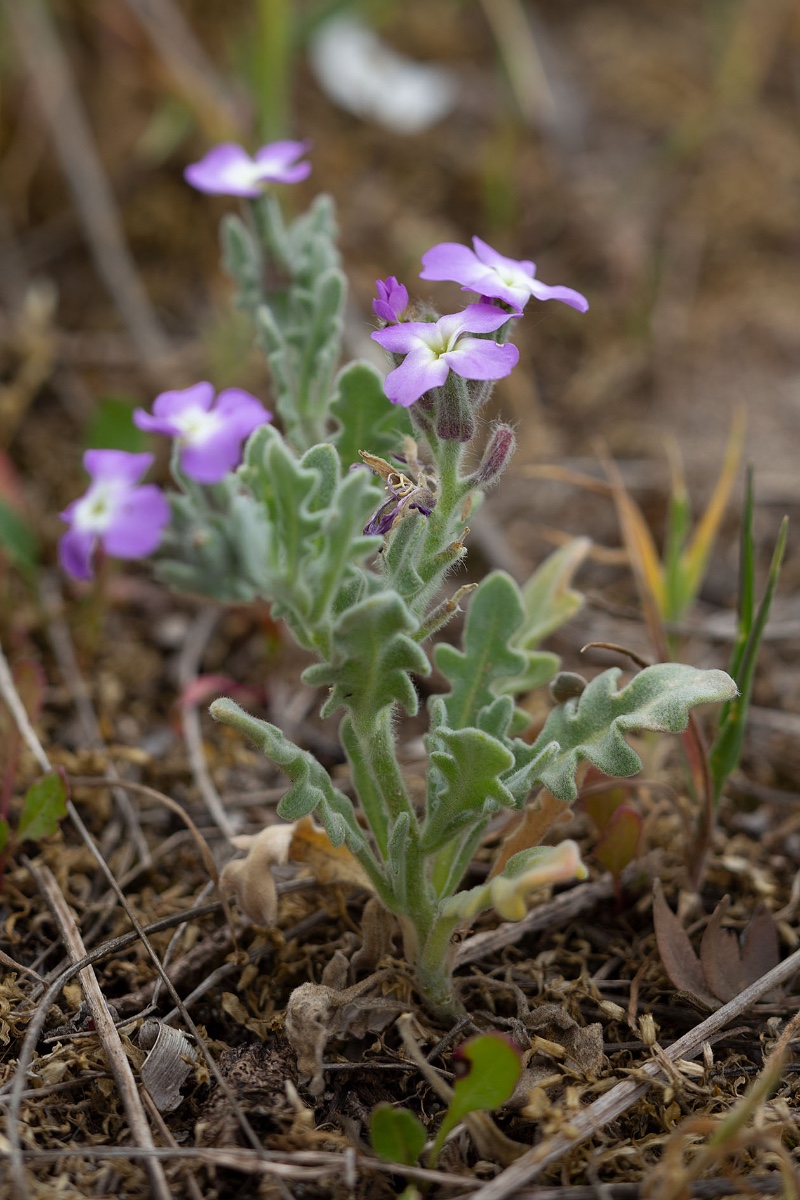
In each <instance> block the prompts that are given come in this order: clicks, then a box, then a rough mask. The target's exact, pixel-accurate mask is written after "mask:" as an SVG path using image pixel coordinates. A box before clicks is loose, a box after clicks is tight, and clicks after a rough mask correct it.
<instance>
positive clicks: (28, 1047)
mask: <svg viewBox="0 0 800 1200" xmlns="http://www.w3.org/2000/svg"><path fill="white" fill-rule="evenodd" d="M0 694H1V695H2V697H3V699H4V700H5V701H6V703H7V704H8V707H9V709H10V711H11V713H12V715H13V717H14V719H15V721H16V722H17V726H18V728H19V731H20V733H21V734H22V736H23V738H24V739H25V742H26V743H27V745H28V747H29V749H30V751H31V753H32V754H33V755H34V757H35V759H36V761H37V762H38V763H39V765H40V766H41V767H42V770H44V771H49V770H51V769H52V768H51V765H50V761H49V759H48V757H47V754H46V753H45V751H44V748H43V746H42V745H41V743H40V741H39V739H38V737H37V736H36V731H35V729H34V728H33V726H32V725H31V723H30V720H29V719H28V714H27V713H26V711H25V706H24V704H23V703H22V700H21V699H20V697H19V694H18V693H17V690H16V688H15V686H14V680H13V678H12V675H11V670H10V668H9V665H8V660H7V659H6V656H5V654H4V653H3V650H2V648H1V647H0ZM67 814H68V816H69V818H70V820H71V821H72V824H73V825H74V826H75V828H76V829H77V831H78V833H79V834H80V836H81V838H82V840H83V842H84V844H85V845H86V847H87V849H88V850H89V851H90V853H91V854H92V855H93V857H94V859H95V861H96V863H97V865H98V866H99V868H100V870H101V871H102V873H103V875H104V877H105V878H106V880H107V881H108V883H109V885H110V887H111V890H112V891H113V892H114V894H115V895H116V897H117V899H118V900H119V902H120V904H121V905H122V907H123V908H124V910H125V912H126V914H127V916H128V919H129V920H130V922H131V924H132V925H133V927H134V929H135V931H136V936H137V937H138V938H139V939H140V940H141V942H142V945H143V946H144V948H145V950H146V952H147V954H148V956H149V958H150V961H151V962H152V963H153V966H154V967H155V969H156V971H157V972H158V974H159V977H160V978H161V980H162V981H163V983H164V986H165V987H166V989H167V992H168V994H169V996H170V999H171V1000H172V1001H173V1003H174V1004H175V1005H176V1007H177V1009H178V1011H179V1013H180V1015H181V1017H182V1019H183V1021H184V1023H185V1025H186V1027H187V1029H188V1030H189V1032H190V1033H191V1034H192V1036H193V1037H194V1039H195V1041H196V1043H197V1045H198V1046H199V1048H200V1050H201V1051H202V1054H203V1057H204V1058H205V1060H206V1062H207V1063H208V1066H209V1069H210V1071H211V1074H212V1075H213V1076H214V1079H215V1080H216V1082H217V1084H218V1085H219V1087H220V1088H221V1089H222V1091H223V1092H224V1093H225V1095H226V1097H227V1099H228V1101H229V1103H230V1105H231V1109H232V1111H233V1112H234V1113H235V1115H236V1119H237V1121H238V1123H239V1125H240V1127H241V1129H242V1132H243V1133H244V1136H245V1137H246V1138H247V1140H248V1141H249V1143H250V1145H251V1146H252V1147H253V1149H254V1150H256V1151H260V1149H261V1143H260V1141H259V1140H258V1138H257V1137H256V1134H255V1132H254V1130H253V1128H252V1126H251V1124H250V1122H249V1121H248V1119H247V1117H246V1116H245V1114H244V1112H243V1110H242V1107H241V1105H240V1104H239V1103H238V1101H237V1100H236V1097H235V1096H234V1095H233V1094H232V1092H231V1089H230V1088H229V1086H228V1084H227V1082H226V1080H225V1079H224V1077H223V1076H222V1074H221V1072H220V1070H219V1068H218V1066H217V1064H216V1062H215V1061H214V1058H213V1057H212V1055H211V1052H210V1051H209V1049H208V1047H207V1045H206V1040H205V1038H204V1037H203V1036H202V1035H201V1033H200V1031H199V1029H198V1028H197V1026H196V1025H195V1023H194V1021H193V1020H192V1018H191V1016H190V1014H189V1012H188V1010H187V1008H186V1006H185V1005H184V1003H183V1001H182V1000H181V998H180V996H179V995H178V993H177V992H176V990H175V988H174V986H173V984H172V981H171V980H170V978H169V977H168V975H167V973H166V971H165V970H164V966H163V964H162V962H161V960H160V959H159V957H158V955H157V954H156V952H155V950H154V949H153V946H152V943H151V942H150V939H149V938H148V936H147V933H146V932H145V930H144V928H143V926H142V924H141V922H140V921H139V918H138V917H137V915H136V913H135V912H134V910H133V908H132V907H131V905H130V904H129V903H128V900H127V897H126V896H125V894H124V892H123V891H122V889H121V888H120V886H119V884H118V882H117V880H116V879H115V878H114V875H113V873H112V872H111V869H110V868H109V866H108V863H107V862H106V860H105V859H104V858H103V855H102V854H101V853H100V850H99V849H98V847H97V846H96V844H95V842H94V840H93V838H92V836H91V834H90V833H89V831H88V829H87V828H86V826H85V825H84V823H83V821H82V820H81V816H80V813H79V812H78V810H77V809H76V808H75V805H74V804H73V803H72V802H71V801H67ZM67 978H69V976H67ZM56 982H57V983H58V986H57V987H55V988H54V987H52V986H51V987H50V988H49V989H48V991H47V993H46V996H45V1000H43V1001H42V1004H43V1005H44V1004H45V1001H46V1004H47V1006H49V1004H50V1003H52V1002H53V1000H54V999H55V997H56V996H57V995H58V993H59V991H60V989H61V987H62V986H63V983H64V980H63V979H61V982H60V983H59V982H58V981H56ZM37 1016H38V1014H37ZM45 1017H46V1008H45V1011H44V1012H43V1013H42V1015H41V1020H40V1021H37V1020H36V1019H34V1020H32V1021H31V1023H30V1025H29V1027H28V1031H27V1033H26V1035H25V1039H24V1041H23V1044H22V1049H21V1050H20V1053H19V1058H18V1060H17V1062H18V1067H17V1073H18V1076H19V1078H15V1080H14V1083H13V1086H12V1089H11V1098H10V1101H9V1109H8V1121H9V1128H10V1130H11V1131H12V1135H10V1136H9V1143H10V1147H11V1158H12V1166H13V1168H14V1170H15V1171H17V1172H19V1171H20V1170H21V1161H22V1160H21V1158H20V1143H19V1130H18V1128H17V1122H18V1119H19V1106H20V1099H21V1095H22V1090H23V1088H24V1078H25V1076H26V1075H27V1072H28V1069H29V1067H30V1063H31V1059H32V1056H33V1051H34V1047H35V1045H36V1040H37V1038H38V1036H39V1034H40V1032H41V1030H42V1028H43V1026H44V1021H45ZM23 1195H24V1193H23Z"/></svg>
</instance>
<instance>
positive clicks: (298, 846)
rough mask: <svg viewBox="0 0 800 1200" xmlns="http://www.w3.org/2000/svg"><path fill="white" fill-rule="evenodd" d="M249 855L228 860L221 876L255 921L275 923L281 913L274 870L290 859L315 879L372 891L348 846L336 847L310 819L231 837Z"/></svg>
mask: <svg viewBox="0 0 800 1200" xmlns="http://www.w3.org/2000/svg"><path fill="white" fill-rule="evenodd" d="M231 844H232V845H233V846H235V847H236V849H237V850H246V851H247V856H246V857H245V858H236V859H233V860H232V861H231V862H229V863H226V865H225V867H224V868H223V870H222V873H221V874H220V877H219V884H220V889H221V890H222V891H223V892H233V893H234V895H235V896H236V901H237V903H238V905H239V907H240V908H241V910H242V912H243V913H245V914H246V915H247V916H248V917H249V918H250V920H251V921H253V923H254V924H256V925H274V923H275V921H276V919H277V916H278V893H277V889H276V887H275V880H274V878H273V876H272V868H273V867H276V866H281V865H283V864H284V863H287V862H290V861H291V862H296V863H303V864H304V865H305V866H306V867H308V869H309V870H310V872H311V874H312V875H313V876H314V878H315V879H316V881H317V883H343V884H346V885H349V886H350V887H363V888H367V889H369V890H371V888H370V882H369V880H368V878H367V876H366V875H365V874H364V872H363V870H362V869H361V867H360V865H359V863H358V860H357V859H355V858H354V857H353V855H352V854H351V853H350V851H349V850H348V849H347V847H346V846H333V845H331V842H330V840H329V838H328V835H327V833H326V832H325V830H324V829H322V828H321V827H320V826H319V825H315V824H314V822H313V821H312V819H311V817H303V818H302V820H300V821H293V822H292V823H291V824H286V825H268V826H267V827H266V829H262V830H261V833H257V834H255V835H250V834H243V835H241V836H239V837H234V838H231Z"/></svg>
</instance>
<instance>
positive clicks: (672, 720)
mask: <svg viewBox="0 0 800 1200" xmlns="http://www.w3.org/2000/svg"><path fill="white" fill-rule="evenodd" d="M620 674H621V671H620V669H619V667H611V668H610V669H609V670H607V671H604V672H603V673H602V674H601V675H598V676H596V677H595V678H594V679H593V680H592V681H591V683H589V684H588V685H587V687H586V689H585V690H584V692H583V693H582V695H581V696H579V697H577V698H573V699H571V700H567V701H566V702H565V703H564V704H562V705H560V706H559V707H558V708H555V709H553V711H552V712H551V713H550V715H549V716H548V718H547V721H546V722H545V725H544V728H543V729H542V732H541V733H540V734H539V737H538V738H537V739H536V741H535V743H534V744H533V746H531V747H530V748H529V749H528V750H527V751H522V752H521V754H520V755H519V757H520V758H521V759H522V760H523V761H522V762H520V767H521V768H524V769H525V770H527V771H528V772H529V777H528V778H529V786H532V783H533V781H534V779H535V780H538V781H539V782H540V783H543V784H544V786H545V787H546V788H548V789H549V791H551V792H552V793H553V795H554V796H556V797H557V798H558V799H559V800H563V801H567V802H571V801H573V800H574V799H575V797H576V796H577V788H576V786H575V772H576V770H577V767H578V764H579V762H580V761H581V760H582V759H587V760H588V761H589V762H590V763H592V764H593V765H594V766H595V767H597V769H598V770H600V771H602V772H603V773H604V774H605V775H611V776H626V775H634V774H635V773H636V772H637V771H638V770H639V769H640V768H641V765H642V763H641V759H640V758H639V756H638V754H637V753H636V752H635V751H634V750H633V749H632V748H631V747H630V746H629V745H628V744H627V742H626V741H625V739H624V737H623V734H624V733H629V732H632V731H634V730H640V729H651V730H656V731H661V732H664V733H679V732H681V730H683V729H685V728H686V725H687V722H688V719H689V712H690V711H691V709H692V708H695V707H696V706H697V705H699V704H717V703H720V702H721V701H724V700H730V699H731V697H732V696H734V695H735V694H736V684H735V683H734V682H733V680H732V679H731V677H730V676H729V675H727V674H726V673H725V672H724V671H701V670H698V669H696V668H695V667H690V666H686V665H685V664H683V663H656V665H655V666H652V667H646V668H645V669H644V670H643V671H640V672H639V674H638V675H636V676H635V677H634V678H633V679H632V680H631V682H630V683H629V684H628V685H627V686H626V687H624V688H621V689H620V690H619V691H617V690H616V687H615V685H616V682H617V680H618V679H619V676H620ZM506 783H507V784H508V785H509V786H510V783H509V781H508V780H506Z"/></svg>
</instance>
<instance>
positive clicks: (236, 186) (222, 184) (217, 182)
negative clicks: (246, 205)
mask: <svg viewBox="0 0 800 1200" xmlns="http://www.w3.org/2000/svg"><path fill="white" fill-rule="evenodd" d="M183 177H184V179H185V180H186V182H187V183H190V184H191V185H192V187H194V188H197V190H198V191H199V192H206V193H207V194H209V195H218V196H250V197H255V196H260V195H261V193H262V191H263V188H262V187H261V184H260V182H259V174H258V167H257V166H256V164H255V163H254V162H253V160H252V158H251V157H250V155H249V154H248V153H247V151H246V150H244V149H242V147H241V146H238V145H237V144H236V142H222V143H221V144H220V145H219V146H214V147H213V149H211V150H209V151H208V153H207V154H206V155H205V156H204V157H203V158H201V159H200V161H199V162H196V163H191V164H190V165H189V166H188V167H187V168H186V170H185V171H184V172H183Z"/></svg>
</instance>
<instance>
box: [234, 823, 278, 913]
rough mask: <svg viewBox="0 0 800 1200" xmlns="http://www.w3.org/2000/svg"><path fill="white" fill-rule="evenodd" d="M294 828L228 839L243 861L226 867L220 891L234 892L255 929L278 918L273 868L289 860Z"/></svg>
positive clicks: (270, 829)
mask: <svg viewBox="0 0 800 1200" xmlns="http://www.w3.org/2000/svg"><path fill="white" fill-rule="evenodd" d="M293 831H294V825H268V826H267V827H266V829H262V830H261V833H257V834H255V836H250V835H248V834H242V835H241V836H239V837H234V838H231V843H232V844H233V845H234V846H235V847H236V849H237V850H246V851H247V857H246V858H236V859H233V860H232V861H231V862H229V863H226V864H225V866H224V867H223V869H222V872H221V874H220V877H219V886H220V889H221V890H222V891H225V892H233V893H234V895H235V896H236V902H237V904H238V905H239V908H241V910H242V912H243V913H245V914H246V916H248V917H249V918H250V920H251V921H252V922H253V923H254V924H255V925H273V924H274V923H275V920H276V918H277V916H278V893H277V890H276V887H275V880H274V879H273V877H272V868H273V867H275V866H278V865H279V864H280V863H285V862H286V861H287V859H288V857H289V847H290V845H291V842H292V834H293Z"/></svg>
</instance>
